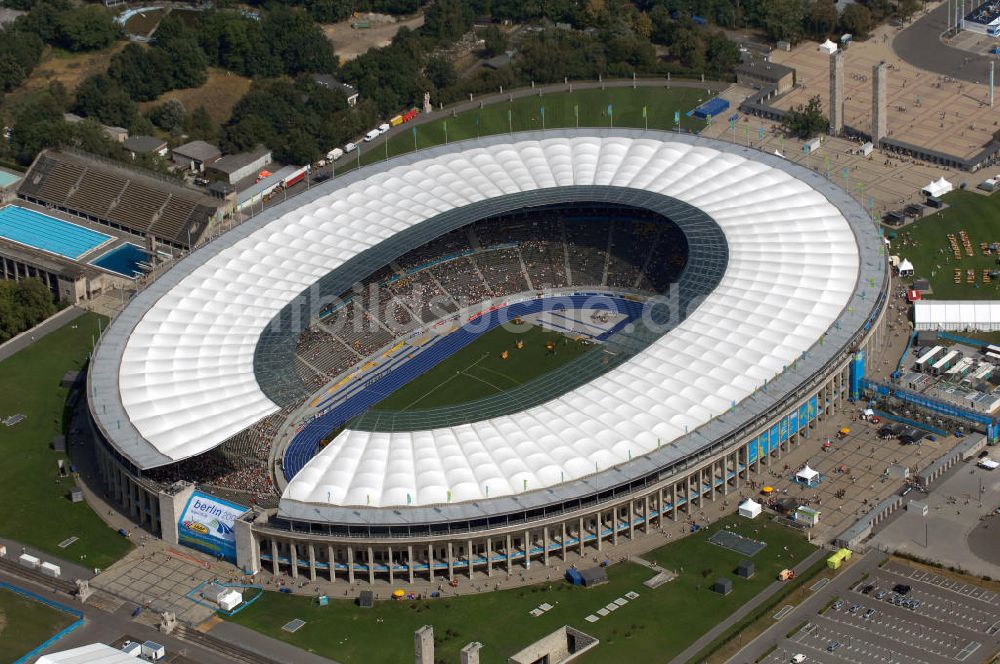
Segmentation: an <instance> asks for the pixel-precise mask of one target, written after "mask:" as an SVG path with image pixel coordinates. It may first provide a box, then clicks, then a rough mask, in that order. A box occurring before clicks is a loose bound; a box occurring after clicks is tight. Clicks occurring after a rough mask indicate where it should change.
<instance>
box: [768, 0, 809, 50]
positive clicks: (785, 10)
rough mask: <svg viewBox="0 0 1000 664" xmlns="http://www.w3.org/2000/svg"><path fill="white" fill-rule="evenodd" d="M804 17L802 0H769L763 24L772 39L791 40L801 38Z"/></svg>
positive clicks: (794, 40)
mask: <svg viewBox="0 0 1000 664" xmlns="http://www.w3.org/2000/svg"><path fill="white" fill-rule="evenodd" d="M804 17H805V10H804V6H803V4H802V0H767V2H766V3H765V5H764V12H763V16H762V18H763V26H764V28H765V29H766V30H767V34H768V36H769V37H771V39H774V40H779V39H783V40H787V41H790V42H796V41H798V40H799V39H800V38H801V36H802V21H803V18H804Z"/></svg>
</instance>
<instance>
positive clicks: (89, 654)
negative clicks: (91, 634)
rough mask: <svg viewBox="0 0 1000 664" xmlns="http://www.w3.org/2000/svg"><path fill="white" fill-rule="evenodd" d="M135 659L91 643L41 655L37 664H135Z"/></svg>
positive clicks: (114, 649) (100, 644)
mask: <svg viewBox="0 0 1000 664" xmlns="http://www.w3.org/2000/svg"><path fill="white" fill-rule="evenodd" d="M136 661H137V660H136V658H135V657H132V656H131V655H127V654H126V653H124V652H122V651H121V650H118V649H117V648H112V647H111V646H107V645H104V644H103V643H91V644H90V645H87V646H80V647H79V648H73V649H71V650H62V651H59V652H53V653H49V654H48V655H42V657H41V658H40V659H39V660H38V664H135V662H136Z"/></svg>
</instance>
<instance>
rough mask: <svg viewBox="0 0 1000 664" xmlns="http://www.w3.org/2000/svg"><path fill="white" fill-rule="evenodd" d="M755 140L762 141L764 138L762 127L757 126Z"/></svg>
mask: <svg viewBox="0 0 1000 664" xmlns="http://www.w3.org/2000/svg"><path fill="white" fill-rule="evenodd" d="M757 140H758V141H763V140H764V128H763V127H758V128H757Z"/></svg>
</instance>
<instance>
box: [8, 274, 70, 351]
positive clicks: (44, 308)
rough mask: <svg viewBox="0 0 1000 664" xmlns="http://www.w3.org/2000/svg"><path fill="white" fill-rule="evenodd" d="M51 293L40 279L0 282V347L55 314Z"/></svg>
mask: <svg viewBox="0 0 1000 664" xmlns="http://www.w3.org/2000/svg"><path fill="white" fill-rule="evenodd" d="M56 309H57V307H56V304H55V300H54V298H53V297H52V292H51V291H49V289H48V287H47V286H46V285H45V284H43V283H42V282H41V280H40V279H37V278H30V279H21V280H20V281H0V343H2V342H4V341H7V340H8V339H10V338H11V337H14V336H16V335H18V334H20V333H21V332H24V331H25V330H27V329H29V328H31V327H33V326H34V325H37V324H38V323H40V322H42V321H43V320H45V319H46V318H48V317H49V316H51V315H52V314H54V313H55V312H56Z"/></svg>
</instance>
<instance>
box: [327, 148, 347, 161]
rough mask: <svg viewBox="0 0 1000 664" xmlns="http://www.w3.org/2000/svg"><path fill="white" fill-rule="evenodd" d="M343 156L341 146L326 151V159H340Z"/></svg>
mask: <svg viewBox="0 0 1000 664" xmlns="http://www.w3.org/2000/svg"><path fill="white" fill-rule="evenodd" d="M343 156H344V151H343V150H341V149H340V148H334V149H332V150H330V151H329V152H327V153H326V160H327V161H337V160H338V159H340V158H341V157H343Z"/></svg>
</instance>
